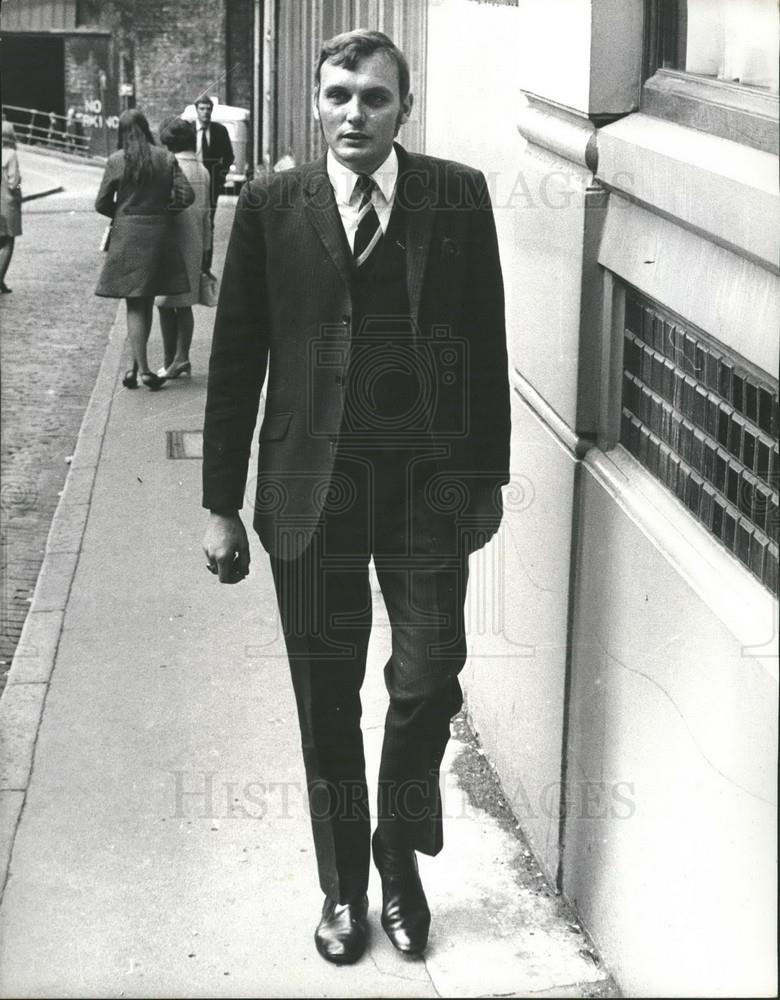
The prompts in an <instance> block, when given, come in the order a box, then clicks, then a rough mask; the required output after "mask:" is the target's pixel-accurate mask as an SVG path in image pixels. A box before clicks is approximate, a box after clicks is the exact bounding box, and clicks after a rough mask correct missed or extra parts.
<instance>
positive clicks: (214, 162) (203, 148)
mask: <svg viewBox="0 0 780 1000" xmlns="http://www.w3.org/2000/svg"><path fill="white" fill-rule="evenodd" d="M213 111H214V102H213V101H212V99H211V98H210V97H207V96H201V97H199V98H198V99H197V101H196V102H195V112H196V114H197V116H198V121H197V124H196V129H197V134H196V140H195V142H196V145H195V150H196V152H197V155H198V159H199V160H200V162H201V163H202V164H203V166H204V167H205V168H206V170H208V172H209V177H210V179H211V184H210V188H209V191H210V197H211V233H212V237H213V235H214V216H215V215H216V211H217V201H218V200H219V196H220V195H221V194H222V192H223V191H224V190H225V178H226V177H227V173H228V170H229V169H230V166H231V164H232V163H233V161H234V160H235V158H236V157H235V154H234V153H233V144H232V143H231V141H230V136H229V134H228V130H227V129H226V128H225V126H224V125H220V123H219V122H213V121H212V120H211V116H212V113H213ZM211 242H212V245H213V243H214V240H213V238H212V241H211ZM211 255H212V251H211V249H209V250H208V251H207V252H206V256H207V258H208V259H207V261H206V264H207V266H208V267H211Z"/></svg>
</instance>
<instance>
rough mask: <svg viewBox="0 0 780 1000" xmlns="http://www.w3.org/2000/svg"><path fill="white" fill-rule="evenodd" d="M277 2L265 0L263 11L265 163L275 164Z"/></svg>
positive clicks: (269, 165) (270, 165)
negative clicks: (273, 159)
mask: <svg viewBox="0 0 780 1000" xmlns="http://www.w3.org/2000/svg"><path fill="white" fill-rule="evenodd" d="M275 35H276V3H275V0H265V8H264V12H263V163H264V164H267V165H268V167H269V168H270V167H272V166H273V162H272V158H273V143H274V92H273V91H274V73H275V69H276V67H275V66H274V49H275Z"/></svg>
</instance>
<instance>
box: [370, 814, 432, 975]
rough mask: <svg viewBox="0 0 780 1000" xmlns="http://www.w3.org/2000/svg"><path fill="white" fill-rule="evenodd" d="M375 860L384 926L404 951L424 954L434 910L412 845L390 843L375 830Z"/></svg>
mask: <svg viewBox="0 0 780 1000" xmlns="http://www.w3.org/2000/svg"><path fill="white" fill-rule="evenodd" d="M371 846H372V848H373V851H374V862H375V864H376V866H377V869H378V870H379V874H380V876H381V878H382V927H383V928H384V930H385V934H387V936H388V937H389V938H390V940H391V941H392V942H393V944H394V945H395V947H396V948H397V949H398V950H399V951H402V952H403V953H404V954H405V955H421V954H422V953H423V951H425V946H426V945H427V944H428V930H429V929H430V926H431V911H430V910H429V909H428V901H427V900H426V898H425V893H424V892H423V887H422V882H420V874H419V872H418V870H417V858H416V857H415V855H414V851H413V850H412V849H411V848H395V847H388V846H387V845H386V844H385V843H384V841H383V840H382V838H381V837H380V836H379V831H378V830H377V831H375V833H374V836H373V838H372V840H371Z"/></svg>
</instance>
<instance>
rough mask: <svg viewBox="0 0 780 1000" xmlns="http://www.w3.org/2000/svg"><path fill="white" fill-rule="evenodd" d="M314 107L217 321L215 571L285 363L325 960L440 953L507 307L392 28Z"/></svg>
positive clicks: (261, 481) (278, 503) (478, 209)
mask: <svg viewBox="0 0 780 1000" xmlns="http://www.w3.org/2000/svg"><path fill="white" fill-rule="evenodd" d="M316 82H317V92H316V96H315V103H314V115H315V118H316V119H317V120H318V121H319V122H320V125H321V128H322V133H323V137H324V139H325V142H326V144H327V147H328V150H327V154H326V156H325V157H323V158H322V159H320V160H318V161H316V162H315V163H310V164H306V165H304V166H302V167H299V168H296V169H293V170H289V171H284V172H282V173H278V174H275V175H273V176H271V177H268V178H264V179H263V180H258V181H253V182H251V183H250V184H248V185H246V186H245V188H244V190H243V191H242V194H241V198H240V200H239V204H238V207H237V210H236V216H235V221H234V224H233V231H232V234H231V239H230V245H229V248H228V254H227V258H226V262H225V270H224V275H223V282H222V292H221V296H220V303H219V308H218V310H217V316H216V321H215V329H214V340H213V344H212V354H211V364H210V371H209V386H208V399H207V404H206V419H205V424H204V464H203V505H204V507H206V508H207V509H209V510H210V511H211V514H210V517H209V523H208V526H207V529H206V535H205V538H204V543H203V547H204V551H205V553H206V559H207V568H208V569H209V570H210V571H211V572H212V573H214V574H215V575H218V577H219V580H220V582H222V583H238V582H239V581H241V580H243V579H244V577H245V576H246V575H247V574H248V572H249V544H248V539H247V534H246V530H245V528H244V525H243V523H242V521H241V518H240V515H239V509H240V508H241V507H242V504H243V500H244V491H245V488H246V478H247V465H248V460H249V454H250V449H251V443H252V437H253V434H254V425H255V420H256V417H257V411H258V403H259V398H260V392H261V388H262V386H263V382H264V379H265V375H266V371H268V374H269V380H268V389H267V400H266V408H265V415H264V419H263V424H262V428H261V430H260V458H259V469H258V477H257V487H256V490H255V496H254V522H253V523H254V527H255V530H256V531H257V533H258V535H259V536H260V539H261V541H262V543H263V545H264V547H265V548H266V550H267V551H268V552H269V555H270V561H271V569H272V572H273V577H274V583H275V587H276V593H277V601H278V604H279V610H280V615H281V619H282V624H283V627H284V633H285V641H286V644H287V652H288V656H289V660H290V671H291V677H292V683H293V689H294V692H295V697H296V703H297V707H298V718H299V724H300V730H301V743H302V749H303V757H304V764H305V768H306V777H307V787H308V792H309V806H310V814H311V821H312V829H313V833H314V846H315V851H316V856H317V866H318V871H319V878H320V885H321V887H322V890H323V892H324V893H325V901H324V905H323V908H322V915H321V919H320V922H319V924H318V926H317V929H316V931H315V943H316V947H317V950H318V952H319V954H320V955H321V956H322V957H323V958H324V959H326V960H327V961H330V962H334V963H337V964H348V963H350V962H355V961H357V959H359V958H360V956H361V955H362V954H363V951H364V949H365V946H366V940H367V931H368V923H367V908H368V901H367V897H366V888H367V885H368V872H369V864H370V854H371V849H373V855H374V861H375V863H376V866H377V868H378V870H379V873H380V876H381V880H382V913H381V924H382V927H383V929H384V931H385V932H386V934H387V935H388V937H389V938H390V940H391V942H392V943H393V945H394V946H395V947H396V948H397V949H398V950H399V951H402V952H404V953H405V954H407V955H420V954H422V952H423V951H424V949H425V947H426V944H427V939H428V930H429V925H430V911H429V908H428V904H427V902H426V899H425V893H424V891H423V888H422V884H421V882H420V878H419V874H418V870H417V862H416V857H415V851H421V852H423V853H425V854H429V855H435V854H437V853H438V852H439V851H440V850H441V847H442V838H443V833H442V803H441V797H440V793H439V768H440V765H441V759H442V755H443V753H444V748H445V746H446V744H447V740H448V738H449V726H450V720H451V718H452V717H453V716H454V715H455V714H456V713H457V712H458V710H459V709H460V707H461V705H462V693H461V689H460V685H459V681H458V673H459V672H460V670H461V669H462V667H463V664H464V662H465V658H466V637H465V625H464V616H463V605H464V601H465V590H466V582H467V579H468V557H469V554H470V553H471V552H473V551H475V550H476V549H478V548H479V547H480V546H482V545H484V544H485V542H486V541H487V540H488V539H489V538H490V537H491V535H492V534H493V533H494V532H495V531H496V530H497V528H498V525H499V522H500V519H501V514H502V506H501V485H502V484H503V483H506V482H507V481H508V464H509V427H510V420H509V384H508V370H507V355H506V336H505V327H504V298H503V284H502V277H501V266H500V262H499V255H498V246H497V240H496V232H495V225H494V222H493V214H492V209H491V206H490V198H489V195H488V192H487V185H486V182H485V178H484V176H483V175H482V174H481V173H480V172H479V171H476V170H473V169H471V168H469V167H465V166H463V165H462V164H456V163H452V162H450V161H447V160H437V159H434V158H433V157H428V156H419V155H414V154H411V153H408V152H406V151H405V150H404V149H403V147H402V146H400V145H398V144H397V143H395V142H394V139H395V136H396V135H397V133H398V130H399V128H400V127H401V125H402V124H403V123H404V122H405V121H406V120H407V118H408V117H409V114H410V113H411V109H412V95H411V93H410V90H409V68H408V65H407V63H406V60H405V58H404V56H403V54H402V53H401V52H400V51H399V50H398V49H397V48H396V47H395V45H393V43H392V41H391V40H390V39H389V38H388V37H387V36H386V35H384V34H382V33H381V32H376V31H362V30H360V31H353V32H348V33H346V34H343V35H339V36H336V37H335V38H333V39H331V40H330V41H329V42H326V43H325V45H324V46H323V49H322V52H321V54H320V60H319V64H318V67H317V75H316ZM371 559H373V562H374V566H375V569H376V572H377V576H378V579H379V583H380V586H381V589H382V596H383V599H384V602H385V605H386V607H387V611H388V617H389V620H390V624H391V631H392V654H391V656H390V658H389V660H388V662H387V664H386V666H385V683H386V686H387V690H388V694H389V706H388V711H387V717H386V720H385V730H384V741H383V746H382V756H381V761H380V769H379V776H378V793H379V794H378V802H377V829H376V831H375V833H374V835H373V837H371V827H370V815H369V806H368V793H367V788H366V775H365V761H364V755H363V740H362V733H361V728H360V716H361V705H360V686H361V683H362V681H363V676H364V673H365V667H366V651H367V647H368V640H369V635H370V631H371V592H370V586H369V561H370V560H371Z"/></svg>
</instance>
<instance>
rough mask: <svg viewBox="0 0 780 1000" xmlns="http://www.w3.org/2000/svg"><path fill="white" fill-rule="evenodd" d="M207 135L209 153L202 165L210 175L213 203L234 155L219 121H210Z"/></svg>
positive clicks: (225, 131)
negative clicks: (208, 138) (208, 137)
mask: <svg viewBox="0 0 780 1000" xmlns="http://www.w3.org/2000/svg"><path fill="white" fill-rule="evenodd" d="M209 135H210V137H211V138H210V140H209V155H208V159H207V160H204V161H203V165H204V167H205V168H206V169H207V170H208V172H209V176H210V177H211V202H212V204H213V205H215V204H216V202H217V197H218V196H219V195H220V194H221V193H222V191H223V190H224V187H225V177H226V176H227V172H228V169H229V168H230V165H231V163H233V161H234V160H235V158H236V157H235V154H234V153H233V144H232V142H231V141H230V135H229V134H228V130H227V129H226V128H225V126H224V125H220V123H219V122H210V123H209Z"/></svg>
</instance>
